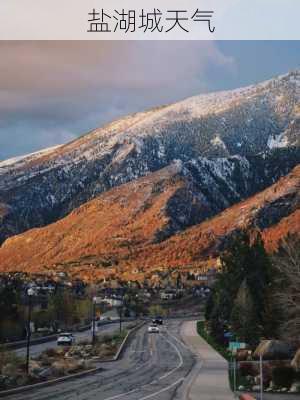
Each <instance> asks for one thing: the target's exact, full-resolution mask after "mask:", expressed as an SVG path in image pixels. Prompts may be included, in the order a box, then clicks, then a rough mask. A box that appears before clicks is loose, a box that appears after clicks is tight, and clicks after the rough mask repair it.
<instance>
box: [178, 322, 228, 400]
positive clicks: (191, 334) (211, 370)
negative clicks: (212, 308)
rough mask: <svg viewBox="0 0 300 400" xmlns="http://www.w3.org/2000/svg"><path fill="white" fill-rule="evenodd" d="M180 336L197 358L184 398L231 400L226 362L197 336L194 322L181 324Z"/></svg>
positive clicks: (194, 399)
mask: <svg viewBox="0 0 300 400" xmlns="http://www.w3.org/2000/svg"><path fill="white" fill-rule="evenodd" d="M181 336H182V338H183V340H184V342H185V343H186V344H187V346H188V347H189V348H190V349H191V350H192V351H193V353H194V354H195V355H196V356H197V357H198V362H197V365H196V368H195V373H194V374H193V377H192V379H191V381H190V382H189V385H188V388H187V393H186V398H187V399H188V400H233V399H234V395H233V393H232V392H231V390H230V388H229V380H228V364H227V361H226V360H225V359H224V358H223V357H222V356H221V355H220V354H219V353H217V352H216V351H215V350H214V349H213V348H212V347H211V346H210V345H209V344H208V343H207V342H206V341H205V340H204V339H202V338H201V336H199V335H198V333H197V328H196V321H189V322H186V323H185V324H183V326H182V328H181Z"/></svg>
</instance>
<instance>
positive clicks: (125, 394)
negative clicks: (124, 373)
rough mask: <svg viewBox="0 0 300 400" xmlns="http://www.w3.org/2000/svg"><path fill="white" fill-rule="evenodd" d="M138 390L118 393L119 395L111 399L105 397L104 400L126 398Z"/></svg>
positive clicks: (110, 399) (110, 398)
mask: <svg viewBox="0 0 300 400" xmlns="http://www.w3.org/2000/svg"><path fill="white" fill-rule="evenodd" d="M138 390H139V389H133V390H130V391H129V392H125V393H120V394H117V395H116V396H113V397H107V398H106V399H105V400H115V399H118V398H119V397H123V396H127V395H128V394H131V393H134V392H137V391H138Z"/></svg>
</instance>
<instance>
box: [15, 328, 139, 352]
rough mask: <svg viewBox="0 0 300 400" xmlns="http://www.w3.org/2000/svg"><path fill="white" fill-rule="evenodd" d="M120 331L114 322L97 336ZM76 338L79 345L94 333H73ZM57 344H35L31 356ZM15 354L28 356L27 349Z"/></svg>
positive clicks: (89, 331)
mask: <svg viewBox="0 0 300 400" xmlns="http://www.w3.org/2000/svg"><path fill="white" fill-rule="evenodd" d="M133 323H134V322H132V321H130V322H122V327H124V328H125V327H127V326H128V325H132V324H133ZM118 331H119V322H114V323H111V324H107V325H101V326H99V327H98V331H97V335H102V334H112V333H114V332H118ZM73 334H74V336H75V338H76V343H79V342H80V341H82V340H86V339H91V338H92V332H91V330H87V331H84V332H77V333H75V332H73ZM56 347H57V344H56V340H55V341H51V342H46V343H41V344H35V345H32V346H31V347H30V355H31V356H37V355H38V354H40V353H42V352H43V351H44V350H46V349H50V348H56ZM15 353H16V354H17V355H18V356H20V357H24V356H25V354H26V348H24V347H23V348H21V349H18V350H15Z"/></svg>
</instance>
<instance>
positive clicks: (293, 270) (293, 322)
mask: <svg viewBox="0 0 300 400" xmlns="http://www.w3.org/2000/svg"><path fill="white" fill-rule="evenodd" d="M273 265H274V267H275V271H277V273H278V274H277V276H276V293H275V294H274V300H275V304H276V306H277V307H278V310H279V315H280V318H281V319H282V324H280V325H281V328H280V333H281V336H282V337H283V338H285V339H290V340H291V339H292V340H293V341H300V238H299V236H293V237H287V238H286V239H284V240H283V241H282V242H281V246H280V248H279V250H278V252H277V253H276V254H275V255H274V257H273Z"/></svg>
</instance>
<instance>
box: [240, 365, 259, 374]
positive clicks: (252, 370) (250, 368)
mask: <svg viewBox="0 0 300 400" xmlns="http://www.w3.org/2000/svg"><path fill="white" fill-rule="evenodd" d="M239 372H240V375H241V376H249V375H250V376H256V375H257V373H258V368H257V366H256V365H255V364H254V363H253V362H242V363H240V367H239Z"/></svg>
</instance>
